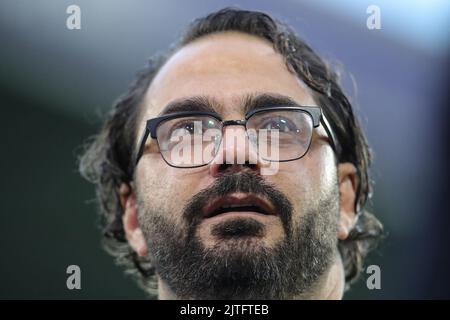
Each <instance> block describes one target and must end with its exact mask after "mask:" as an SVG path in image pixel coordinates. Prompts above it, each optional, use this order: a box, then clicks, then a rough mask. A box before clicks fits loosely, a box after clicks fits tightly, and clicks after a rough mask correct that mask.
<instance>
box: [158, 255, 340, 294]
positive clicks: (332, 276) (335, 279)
mask: <svg viewBox="0 0 450 320" xmlns="http://www.w3.org/2000/svg"><path fill="white" fill-rule="evenodd" d="M344 285H345V277H344V267H343V265H342V260H341V256H340V254H339V253H337V254H336V257H335V259H334V263H333V264H332V265H331V267H330V268H329V269H328V271H327V272H325V273H324V275H323V276H322V277H321V278H320V279H319V280H318V281H316V283H315V285H314V287H313V288H311V290H310V291H309V292H308V293H304V294H301V295H299V296H295V297H293V299H294V300H340V299H342V296H343V294H344ZM158 299H160V300H179V299H180V297H178V296H177V295H176V294H175V293H174V292H173V291H172V289H171V288H170V287H169V286H168V285H167V284H166V283H165V282H164V281H163V280H161V279H160V278H159V277H158Z"/></svg>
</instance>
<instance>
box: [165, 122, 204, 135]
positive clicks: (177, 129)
mask: <svg viewBox="0 0 450 320" xmlns="http://www.w3.org/2000/svg"><path fill="white" fill-rule="evenodd" d="M202 127H203V126H202V121H201V120H194V119H182V120H179V121H177V122H176V123H174V124H173V125H172V128H171V131H172V134H174V133H177V135H180V134H181V133H182V134H202Z"/></svg>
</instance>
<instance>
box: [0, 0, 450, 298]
mask: <svg viewBox="0 0 450 320" xmlns="http://www.w3.org/2000/svg"><path fill="white" fill-rule="evenodd" d="M71 4H76V5H78V6H80V8H81V29H80V30H68V29H67V28H66V19H67V17H68V16H69V15H68V14H67V13H66V8H67V7H68V6H69V5H71ZM371 4H375V5H378V6H379V7H380V9H381V30H369V29H368V28H367V27H366V19H367V18H368V16H369V14H367V13H366V9H367V7H368V6H369V5H371ZM226 6H238V7H240V8H245V9H258V10H263V11H267V12H268V13H271V14H272V15H274V16H275V17H277V18H280V19H282V20H284V21H286V22H288V23H289V24H291V25H292V26H293V27H294V28H295V29H296V30H297V31H298V33H299V34H300V35H301V36H303V37H304V38H305V39H306V40H307V42H308V43H309V44H310V45H311V46H312V47H313V48H315V49H316V50H317V51H318V52H319V53H320V54H321V55H322V56H323V57H325V58H326V59H328V60H330V61H332V62H336V61H338V62H339V63H340V64H342V65H343V66H344V67H345V70H346V71H347V72H348V74H346V75H345V76H344V86H345V88H346V91H347V92H348V94H349V96H350V97H352V100H353V101H354V102H355V103H356V106H357V109H358V111H357V112H358V114H359V117H360V118H361V120H362V122H363V125H364V127H365V130H366V132H367V135H368V138H369V141H370V143H371V145H372V148H373V150H374V152H375V160H374V166H373V170H372V173H373V177H374V179H375V181H376V184H375V189H374V197H373V211H374V212H375V213H376V215H378V216H379V217H380V219H381V220H382V221H383V222H384V224H385V227H386V230H387V232H388V237H387V239H386V240H385V242H384V244H383V245H382V246H381V248H380V250H379V251H378V252H377V253H374V254H372V255H371V256H370V258H369V259H368V260H367V262H366V265H370V264H377V265H379V266H380V268H381V290H368V289H367V287H366V283H365V281H366V279H367V276H368V275H367V274H363V275H362V278H361V280H360V281H359V282H358V284H357V285H355V286H354V289H353V290H351V291H350V292H349V293H348V294H347V295H346V296H345V297H346V298H347V299H359V298H363V299H379V298H386V299H398V298H413V299H416V298H426V299H428V298H450V288H449V284H450V281H449V280H448V279H449V275H450V258H449V253H450V241H449V240H450V236H449V233H450V223H449V220H450V218H449V208H448V207H449V206H448V202H447V201H448V199H449V192H448V167H447V165H448V160H449V158H448V152H447V151H448V145H449V143H448V139H447V138H448V136H449V135H448V119H449V112H448V107H449V93H448V92H449V91H448V89H449V80H450V79H449V42H450V40H449V39H450V37H449V30H450V28H449V27H450V23H449V22H450V5H449V2H448V1H404V0H402V1H387V0H380V1H377V0H370V1H365V0H361V1H350V0H343V1H324V0H314V1H313V0H310V1H300V0H289V1H288V0H286V1H268V0H262V1H253V2H252V1H224V0H218V1H207V0H204V1H168V0H161V1H160V0H158V1H138V0H134V1H127V2H124V1H107V0H95V1H88V0H78V1H51V0H45V1H24V0H19V1H17V0H2V1H1V3H0V43H1V47H0V48H1V49H0V108H1V109H0V110H1V132H2V135H1V137H2V139H1V140H2V146H3V147H2V152H1V160H0V161H1V168H2V178H1V195H2V201H1V204H0V208H1V209H0V212H1V215H0V219H1V220H0V232H1V236H2V241H1V244H0V254H1V264H0V298H2V299H12V298H19V299H22V298H29V299H37V298H40V299H47V298H57V299H72V298H82V299H94V298H97V299H106V298H113V299H115V298H123V299H132V298H133V299H144V298H146V296H145V294H144V293H143V292H142V291H141V290H140V289H138V288H137V286H136V285H135V284H134V282H132V280H131V279H130V278H129V277H128V276H126V275H124V273H123V271H122V269H120V268H118V267H116V266H115V265H114V264H113V260H112V258H111V257H109V256H108V255H107V254H106V253H104V251H103V250H102V249H101V246H100V238H101V236H100V232H99V230H98V229H97V227H96V223H97V215H96V206H95V204H94V203H93V202H92V200H93V198H94V189H93V187H92V186H91V185H89V184H88V183H87V182H85V181H83V180H82V179H81V178H80V177H79V174H78V173H77V155H78V154H79V152H80V146H81V145H82V144H83V142H84V141H85V140H86V138H88V137H89V136H90V135H92V134H94V133H95V132H96V131H97V130H98V129H99V126H100V123H101V121H100V119H101V117H100V115H101V114H104V113H105V112H106V111H107V110H108V108H110V106H111V104H112V102H113V101H114V99H115V98H116V97H117V96H119V95H120V94H121V93H122V92H123V91H124V90H125V89H126V87H127V85H128V83H129V82H130V81H131V80H132V78H133V76H134V74H135V72H136V71H137V70H138V69H139V68H140V67H141V66H143V65H144V64H145V62H146V60H147V58H148V57H149V56H150V55H152V54H154V53H155V52H157V51H159V50H164V49H165V48H166V47H167V46H168V45H169V44H170V43H171V42H173V41H174V40H175V39H176V38H177V37H178V35H179V34H180V32H181V31H182V30H183V28H184V27H185V26H186V25H187V24H188V23H189V22H190V21H191V20H192V19H194V18H196V17H198V16H202V15H204V14H207V13H209V12H211V11H213V10H217V9H219V8H222V7H226ZM352 79H354V80H355V81H356V83H357V91H355V90H354V88H353V85H352ZM71 264H76V265H79V266H80V267H81V273H82V274H81V275H82V278H81V279H82V280H81V286H82V289H81V290H72V291H70V290H68V289H67V288H66V278H67V276H68V275H67V274H66V268H67V266H68V265H71Z"/></svg>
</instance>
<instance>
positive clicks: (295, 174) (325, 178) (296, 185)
mask: <svg viewBox="0 0 450 320" xmlns="http://www.w3.org/2000/svg"><path fill="white" fill-rule="evenodd" d="M268 180H269V181H271V182H272V183H274V184H275V186H277V187H278V188H279V189H280V191H282V192H284V193H285V194H286V195H288V197H289V198H290V199H291V200H292V201H293V203H294V206H295V209H296V212H298V213H302V212H304V211H305V206H307V205H308V204H311V205H312V204H313V203H314V201H317V200H318V199H319V198H320V197H321V196H322V195H323V194H324V193H327V192H330V191H331V189H330V188H333V187H334V184H335V181H336V165H335V162H334V156H333V153H332V151H331V149H330V148H328V147H323V146H319V147H318V148H313V147H312V148H311V149H310V150H309V152H308V153H307V154H306V155H305V156H304V157H303V158H301V159H299V160H296V161H290V162H284V163H280V170H279V172H278V174H277V175H274V176H270V177H269V178H268Z"/></svg>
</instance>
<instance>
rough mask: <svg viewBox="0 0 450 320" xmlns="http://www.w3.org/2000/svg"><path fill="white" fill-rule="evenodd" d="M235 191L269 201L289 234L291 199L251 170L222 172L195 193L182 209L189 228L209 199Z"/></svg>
mask: <svg viewBox="0 0 450 320" xmlns="http://www.w3.org/2000/svg"><path fill="white" fill-rule="evenodd" d="M237 192H242V193H252V194H255V195H258V196H260V197H264V198H266V199H267V200H268V201H270V202H271V203H272V205H273V206H274V208H275V211H276V213H277V215H278V216H279V217H280V219H281V221H282V224H283V227H284V229H285V232H286V234H287V235H289V234H290V231H291V218H292V212H293V206H292V203H291V201H290V200H289V198H288V197H287V196H286V195H285V194H284V193H283V192H282V191H280V190H278V189H277V188H276V187H275V186H274V185H273V184H271V183H269V182H268V181H266V180H265V179H264V178H263V177H261V176H260V175H257V174H256V173H253V172H251V171H242V172H237V173H224V174H222V175H220V176H219V177H218V178H217V179H216V180H215V182H214V183H213V184H212V185H211V186H209V187H208V188H205V189H203V190H201V191H200V192H198V193H197V194H195V195H194V196H193V197H192V198H191V200H190V201H189V202H188V203H187V204H186V206H185V208H184V210H183V217H184V219H185V220H186V221H187V222H188V224H189V225H190V226H191V230H193V229H194V228H195V227H196V226H197V225H198V224H199V223H200V222H201V220H202V218H203V217H202V215H201V214H200V212H201V210H202V209H203V207H204V206H205V205H206V204H207V203H208V202H209V201H210V200H211V199H213V198H217V197H223V196H225V195H227V194H231V193H237Z"/></svg>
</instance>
